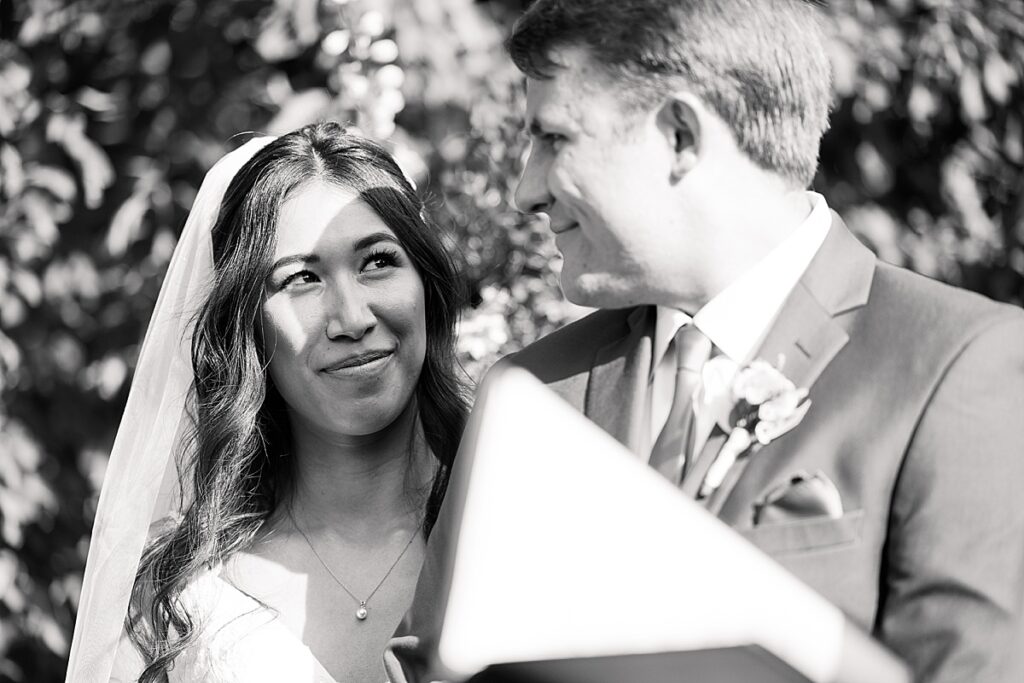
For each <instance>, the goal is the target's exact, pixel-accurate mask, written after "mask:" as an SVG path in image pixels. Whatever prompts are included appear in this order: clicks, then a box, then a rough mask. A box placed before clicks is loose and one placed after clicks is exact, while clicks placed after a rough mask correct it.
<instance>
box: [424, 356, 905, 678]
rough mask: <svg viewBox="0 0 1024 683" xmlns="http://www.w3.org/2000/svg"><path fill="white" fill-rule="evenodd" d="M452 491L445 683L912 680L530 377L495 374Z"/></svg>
mask: <svg viewBox="0 0 1024 683" xmlns="http://www.w3.org/2000/svg"><path fill="white" fill-rule="evenodd" d="M447 495H448V499H447V502H446V508H447V509H446V511H445V514H444V515H442V518H441V520H439V522H438V524H439V525H440V526H439V528H438V529H436V530H435V534H440V536H439V538H443V539H445V540H444V544H445V545H444V547H445V552H446V555H445V558H444V560H443V561H442V563H441V572H440V574H441V577H442V580H441V582H440V583H441V586H440V590H441V591H442V594H440V595H438V598H439V600H438V604H439V605H441V607H442V609H441V610H440V614H439V615H438V617H437V618H438V619H439V623H440V630H439V638H438V640H437V644H436V652H434V653H432V656H433V658H434V661H433V666H432V668H433V670H434V671H435V672H437V674H438V676H439V677H442V678H446V679H451V680H454V681H474V682H478V683H483V682H485V681H486V682H490V683H494V682H499V681H500V682H511V681H516V682H525V681H531V682H536V683H577V682H578V683H584V682H586V683H604V682H607V683H612V682H615V683H647V682H655V681H658V682H660V681H680V682H691V681H692V682H695V683H717V682H723V683H724V682H728V683H742V682H745V681H750V682H751V683H783V682H796V681H801V682H805V681H811V682H814V683H826V682H830V683H890V682H891V683H902V682H906V681H909V680H910V677H909V675H908V673H907V671H906V669H905V667H904V666H903V665H902V664H901V663H900V662H899V661H898V660H897V659H896V658H895V657H893V656H892V655H891V654H889V653H888V652H887V651H886V650H885V649H884V648H883V647H882V646H881V645H879V644H878V643H876V642H875V641H873V640H872V639H871V638H870V637H869V636H868V635H866V634H865V633H863V632H862V631H860V630H859V629H857V628H856V627H855V626H854V625H852V624H851V623H849V622H848V621H847V620H846V618H845V617H844V616H843V614H842V613H841V612H840V611H839V609H837V608H836V607H834V606H833V605H831V604H830V603H828V602H827V601H826V600H825V599H824V598H822V597H821V596H820V595H818V594H817V593H816V592H814V591H813V590H811V589H810V588H808V587H806V586H805V585H804V584H802V583H801V582H800V581H799V580H798V579H796V578H795V577H793V576H792V575H791V574H789V573H787V572H786V571H785V570H784V569H783V568H782V567H781V566H779V565H778V564H776V563H775V562H774V561H773V560H772V559H771V558H769V557H768V556H767V555H765V554H763V553H762V552H761V551H759V550H758V549H756V548H755V547H754V546H753V545H751V544H749V543H748V542H747V541H746V540H744V539H743V538H742V537H741V536H739V535H738V534H736V533H735V532H733V531H732V530H731V529H729V528H728V527H727V526H725V525H724V524H722V523H721V522H719V521H718V520H717V519H715V518H714V517H713V516H712V515H710V514H708V513H707V512H706V511H705V510H704V509H703V508H701V507H700V506H699V505H697V504H696V503H694V502H692V501H690V500H688V499H687V498H685V497H684V496H682V495H681V494H680V493H679V492H678V491H677V489H676V488H675V487H673V486H671V485H670V484H669V483H668V482H667V481H665V480H664V479H663V478H662V477H660V476H659V475H658V474H657V473H655V472H654V471H653V470H651V469H650V468H648V467H647V466H646V465H644V464H642V463H641V462H639V461H638V460H637V459H636V458H635V457H634V456H633V455H632V454H630V453H629V452H628V451H627V450H626V449H625V448H623V447H622V446H621V445H619V444H618V442H616V441H615V440H614V439H612V438H611V437H610V436H608V435H606V434H605V433H604V432H603V431H601V430H600V429H599V428H598V427H596V426H595V425H593V424H592V423H590V422H589V421H588V420H586V419H585V418H584V417H582V416H581V415H580V414H579V413H577V412H576V411H575V410H574V409H572V408H571V407H570V406H569V405H568V404H566V403H564V402H563V401H562V400H561V399H560V398H558V397H557V396H556V395H555V394H553V393H551V392H550V391H549V390H548V389H547V388H546V387H544V386H543V385H542V384H540V383H539V382H538V381H537V380H535V379H534V378H533V377H532V376H530V375H529V374H528V373H526V372H525V371H522V370H518V369H515V368H502V369H499V370H497V371H493V372H492V373H491V374H490V375H489V378H488V381H487V382H486V385H485V387H484V389H483V391H482V392H481V395H480V398H479V399H478V403H477V407H476V408H475V409H474V413H473V416H472V418H471V421H470V427H469V430H468V432H467V436H466V439H465V441H464V444H463V448H462V450H461V452H460V454H459V463H458V466H457V467H456V471H455V473H454V475H453V478H452V481H451V485H450V488H449V491H448V494H447Z"/></svg>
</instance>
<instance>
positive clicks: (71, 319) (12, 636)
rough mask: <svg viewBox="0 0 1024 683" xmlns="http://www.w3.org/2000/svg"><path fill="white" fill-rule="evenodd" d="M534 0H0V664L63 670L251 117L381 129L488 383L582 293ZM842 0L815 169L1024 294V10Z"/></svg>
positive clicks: (475, 366)
mask: <svg viewBox="0 0 1024 683" xmlns="http://www.w3.org/2000/svg"><path fill="white" fill-rule="evenodd" d="M624 1H625V0H624ZM527 4H528V1H527V0H490V1H478V2H473V0H372V1H371V0H276V1H271V0H262V1H257V0H203V1H201V2H200V1H198V0H0V393H2V399H3V400H2V404H0V662H2V663H0V681H32V682H39V681H58V680H62V679H63V674H64V668H65V664H66V658H67V654H68V647H69V640H70V633H71V629H72V624H73V621H74V616H75V608H76V602H77V599H78V592H79V589H80V582H81V578H80V577H81V573H82V568H83V564H84V558H85V553H86V551H87V548H88V539H89V530H90V527H91V523H92V517H93V513H94V509H95V503H96V496H97V491H98V488H99V485H100V482H101V481H102V477H103V473H104V467H105V463H106V457H107V454H108V452H109V448H110V446H111V444H112V441H113V434H114V431H115V430H116V428H117V424H118V420H119V415H120V411H121V409H122V407H123V404H124V401H125V399H126V397H127V388H128V382H129V380H130V377H131V374H132V368H133V365H134V362H135V358H136V355H137V352H138V343H139V340H140V339H141V336H142V334H143V332H144V330H145V325H146V322H147V320H148V316H149V312H150V310H151V308H152V306H153V304H154V303H155V300H156V295H157V292H158V290H159V286H160V281H161V276H162V273H163V271H164V270H165V268H166V266H167V263H168V260H169V258H170V255H171V252H172V250H173V247H174V244H175V239H176V235H177V234H178V231H179V230H180V229H181V226H182V225H183V223H184V218H185V215H186V213H187V211H188V207H189V205H190V204H191V201H192V199H193V197H194V195H195V192H196V189H197V188H198V185H199V183H200V181H201V179H202V176H203V174H204V172H205V171H206V169H208V168H209V167H210V166H211V165H212V163H213V162H214V161H215V160H216V159H217V158H218V157H219V156H220V155H221V154H223V153H224V152H225V151H227V150H228V149H230V148H232V147H234V146H237V145H238V144H240V142H241V141H242V140H243V139H244V138H241V137H237V136H236V134H237V133H239V132H242V131H263V132H271V133H281V132H285V131H287V130H291V129H293V128H295V127H298V126H300V125H302V124H304V123H306V122H309V121H312V120H316V119H321V118H335V119H339V120H342V121H348V122H351V123H352V124H354V125H355V126H357V127H358V128H359V129H360V130H362V131H363V132H364V133H366V134H368V135H371V136H375V137H378V138H380V139H383V140H386V141H387V143H388V145H389V147H390V148H391V149H392V150H393V151H394V153H395V154H396V156H397V157H398V158H399V160H400V161H401V163H402V164H403V166H404V167H405V169H406V170H407V172H408V173H409V174H410V175H411V176H412V177H414V178H415V180H416V182H417V184H418V186H419V188H420V189H421V191H422V192H423V194H424V196H425V197H426V198H427V200H428V204H429V207H430V210H431V212H432V215H433V217H434V218H435V220H436V221H437V223H438V224H439V225H441V226H442V227H443V228H445V229H446V230H447V231H448V232H449V234H450V239H451V246H452V248H453V249H454V250H456V251H457V252H458V253H459V254H460V255H461V257H462V258H463V260H464V262H465V270H466V275H467V277H468V280H469V283H470V289H471V292H472V295H471V298H470V300H469V301H467V308H466V312H465V315H464V320H463V322H462V327H461V339H460V350H461V357H462V361H463V363H464V365H465V366H466V369H467V371H468V372H469V373H470V374H471V375H472V376H479V374H480V373H481V372H482V371H483V370H484V369H485V368H486V367H487V366H488V365H489V364H490V363H491V362H493V360H494V359H496V358H497V357H499V356H500V355H501V354H504V353H507V352H509V351H512V350H515V349H517V348H519V347H521V346H522V345H523V344H525V343H529V342H530V341H532V340H533V339H535V338H537V337H538V336H540V335H543V334H546V333H548V332H550V331H552V330H553V329H555V328H557V327H558V326H560V325H562V324H564V323H565V322H566V321H567V320H570V319H572V318H574V317H576V316H578V315H579V314H580V313H581V311H580V310H579V309H576V308H575V307H573V306H571V305H568V304H566V303H565V302H564V301H563V300H562V298H561V296H560V294H559V292H558V288H557V270H558V265H559V264H558V259H557V252H556V250H555V248H554V246H553V242H552V240H551V239H550V236H549V235H548V232H547V230H546V227H545V224H544V223H543V221H540V220H535V219H530V218H528V217H524V216H522V215H520V214H518V213H517V212H516V211H515V210H514V208H513V206H512V204H511V196H512V190H513V187H514V185H515V179H516V178H517V177H518V174H519V171H520V168H521V164H522V160H523V153H524V151H525V143H526V140H525V138H524V136H523V134H522V133H521V131H520V117H521V111H522V99H523V83H522V79H521V77H520V76H519V74H518V72H517V71H516V70H515V69H514V68H513V67H512V66H511V65H510V63H509V62H508V60H507V58H506V57H505V55H504V54H503V52H502V47H501V41H502V39H503V37H504V36H505V34H506V32H507V30H508V28H509V26H510V25H511V22H512V21H514V19H515V17H516V16H518V14H519V13H520V12H521V11H522V9H523V8H524V7H525V6H526V5H527ZM828 4H829V12H830V13H831V14H832V15H833V16H834V18H835V21H836V26H837V29H838V32H837V39H836V41H835V42H834V45H833V46H832V49H833V53H832V56H833V61H834V66H835V73H836V77H835V86H836V87H835V89H836V101H835V109H834V114H833V117H832V129H831V131H830V132H829V134H828V136H827V137H826V140H825V142H824V144H823V147H822V159H821V170H820V172H819V175H818V178H817V180H816V183H815V185H816V189H818V190H819V191H821V192H823V193H824V194H825V195H826V197H827V198H828V199H829V201H830V203H831V204H832V206H833V207H834V208H836V209H837V210H839V211H840V213H842V214H843V215H844V217H845V218H846V219H847V221H848V223H849V224H850V225H851V227H853V228H854V230H856V231H857V232H858V233H859V234H860V235H861V237H862V238H863V239H864V240H865V242H867V243H868V244H869V245H870V246H871V247H872V248H873V249H874V250H875V251H876V252H877V253H878V254H879V255H880V256H881V257H882V258H883V259H885V260H887V261H890V262H893V263H898V264H902V265H905V266H908V267H910V268H913V269H915V270H917V271H920V272H922V273H925V274H927V275H930V276H933V277H936V278H939V279H942V280H945V281H948V282H953V283H957V284H960V285H963V286H966V287H969V288H971V289H974V290H977V291H980V292H983V293H985V294H987V295H989V296H991V297H993V298H996V299H1000V300H1003V301H1009V302H1013V303H1015V304H1018V305H1019V304H1021V302H1022V300H1024V192H1022V189H1024V173H1022V165H1024V118H1022V111H1024V106H1022V105H1024V91H1022V78H1024V3H1021V2H1020V0H956V1H954V0H875V1H873V2H872V1H869V0H833V1H832V2H831V3H828ZM1022 341H1024V340H1022Z"/></svg>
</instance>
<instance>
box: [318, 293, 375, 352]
mask: <svg viewBox="0 0 1024 683" xmlns="http://www.w3.org/2000/svg"><path fill="white" fill-rule="evenodd" d="M326 303H327V306H328V309H327V311H326V314H327V337H328V339H342V338H349V339H361V338H362V337H363V335H365V334H366V333H367V332H369V331H370V330H371V329H373V327H374V325H376V324H377V316H376V315H374V312H373V308H372V306H371V303H372V301H371V293H370V292H369V291H367V288H366V287H364V286H362V285H360V284H359V283H355V282H350V283H345V284H340V285H338V286H335V287H334V288H333V291H332V294H331V296H330V297H328V298H327V301H326Z"/></svg>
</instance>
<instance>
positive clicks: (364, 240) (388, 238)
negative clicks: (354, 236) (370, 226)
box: [353, 232, 402, 251]
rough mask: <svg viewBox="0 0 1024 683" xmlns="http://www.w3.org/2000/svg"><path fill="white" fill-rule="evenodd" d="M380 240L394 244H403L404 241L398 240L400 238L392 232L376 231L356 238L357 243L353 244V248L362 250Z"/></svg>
mask: <svg viewBox="0 0 1024 683" xmlns="http://www.w3.org/2000/svg"><path fill="white" fill-rule="evenodd" d="M378 242H391V243H392V244H397V245H398V246H402V243H401V242H399V241H398V238H397V237H395V236H394V235H392V234H391V233H389V232H374V233H371V234H369V235H367V236H366V237H361V238H359V239H358V240H356V243H355V245H353V248H354V250H355V251H362V250H363V249H367V248H369V247H372V246H373V245H375V244H377V243H378Z"/></svg>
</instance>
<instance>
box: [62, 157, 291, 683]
mask: <svg viewBox="0 0 1024 683" xmlns="http://www.w3.org/2000/svg"><path fill="white" fill-rule="evenodd" d="M273 139H274V138H272V137H259V138H254V139H252V140H250V141H249V142H247V143H245V144H244V145H243V146H241V147H239V148H238V149H236V150H235V151H233V152H230V153H229V154H227V155H225V156H224V157H223V158H221V159H220V160H219V161H218V162H217V163H216V164H215V165H214V167H213V168H212V169H210V171H209V172H208V173H207V174H206V177H205V178H204V179H203V183H202V185H201V186H200V188H199V192H198V194H197V195H196V199H195V203H194V204H193V206H192V211H191V212H190V213H189V216H188V220H187V221H186V223H185V228H184V230H183V231H182V234H181V239H180V240H179V241H178V244H177V246H176V247H175V249H174V255H173V257H172V258H171V263H170V266H169V268H168V270H167V274H166V276H165V277H164V282H163V285H162V286H161V288H160V295H159V297H158V298H157V302H156V308H155V309H154V310H153V316H152V318H151V319H150V322H149V327H148V329H147V330H146V336H145V339H144V340H143V343H142V350H141V352H140V354H139V359H138V363H137V365H136V369H135V376H134V378H133V379H132V384H131V389H130V391H129V394H128V403H127V405H126V407H125V410H124V414H123V415H122V417H121V425H120V427H119V428H118V431H117V437H116V438H115V440H114V447H113V450H112V451H111V453H110V460H109V463H108V465H107V472H106V476H105V478H104V481H103V487H102V489H101V491H100V497H99V504H98V507H97V510H96V520H95V523H94V524H93V532H92V541H91V544H90V546H89V556H88V560H87V561H86V565H85V576H84V578H83V582H82V594H81V599H80V600H79V605H78V618H77V620H76V622H75V632H74V637H73V639H72V643H71V655H70V660H69V662H68V671H67V678H66V680H67V681H68V682H69V683H70V682H72V681H74V682H81V681H90V682H92V681H96V682H105V681H108V680H109V679H110V675H111V671H112V670H113V667H114V659H115V656H116V652H117V649H118V641H119V639H120V636H121V631H122V628H123V623H124V617H125V614H126V613H127V609H128V601H129V598H130V596H131V590H132V585H133V583H134V581H135V573H136V571H137V570H138V565H139V559H140V558H141V556H142V550H143V548H144V546H145V543H146V540H147V536H148V533H149V529H150V526H151V525H152V523H153V522H155V521H157V520H159V519H161V518H164V517H166V516H168V515H169V514H171V513H172V512H173V511H174V510H175V509H176V507H177V492H178V473H177V468H176V466H175V460H174V457H173V456H174V452H175V448H176V446H177V444H178V443H179V439H180V437H181V435H182V433H183V432H184V430H185V428H186V427H187V426H188V425H187V422H188V419H187V413H186V403H185V401H186V397H187V396H188V392H189V390H190V388H191V386H192V361H191V346H192V333H191V326H192V324H193V321H194V318H195V314H196V312H197V311H198V309H199V307H200V306H201V305H202V302H203V300H204V298H205V296H206V293H207V291H208V290H209V287H210V285H211V282H212V277H213V247H212V243H211V239H210V233H211V229H212V227H213V224H214V222H215V221H216V219H217V214H218V212H219V210H220V204H221V200H222V199H223V197H224V193H225V192H226V190H227V187H228V185H229V183H230V182H231V179H232V178H233V177H234V176H235V174H236V173H237V172H238V170H239V169H240V168H241V167H242V166H243V165H244V164H245V163H246V162H247V161H249V159H251V158H252V157H253V155H255V154H256V152H257V151H259V150H260V149H262V148H263V147H264V146H265V145H266V144H267V143H269V142H270V141H272V140H273Z"/></svg>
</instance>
